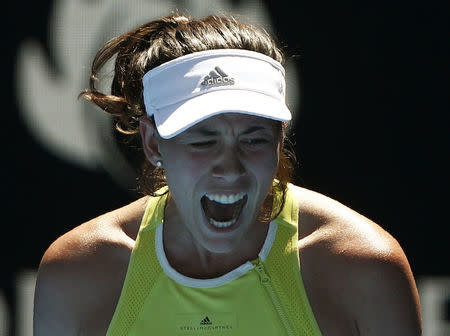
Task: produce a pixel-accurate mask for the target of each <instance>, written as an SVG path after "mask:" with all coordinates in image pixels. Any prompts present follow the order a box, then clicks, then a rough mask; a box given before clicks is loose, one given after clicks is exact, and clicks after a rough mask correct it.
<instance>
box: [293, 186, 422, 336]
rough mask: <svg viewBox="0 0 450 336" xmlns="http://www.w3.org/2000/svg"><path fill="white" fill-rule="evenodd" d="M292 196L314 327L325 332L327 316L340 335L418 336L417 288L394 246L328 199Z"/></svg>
mask: <svg viewBox="0 0 450 336" xmlns="http://www.w3.org/2000/svg"><path fill="white" fill-rule="evenodd" d="M294 192H295V193H296V194H297V195H298V197H299V200H300V211H299V255H300V260H301V265H302V276H303V278H304V282H305V287H306V289H307V292H308V296H309V297H310V300H311V305H312V307H313V310H314V312H315V315H316V317H317V319H318V320H319V324H320V321H321V322H322V325H325V326H327V324H328V323H331V320H332V319H330V318H324V316H330V315H331V316H334V317H335V318H336V319H337V320H336V321H333V322H332V323H333V324H334V326H336V325H340V326H341V327H342V330H341V331H342V332H343V333H348V334H354V335H381V334H382V335H420V332H421V331H420V329H421V326H420V323H421V322H420V305H419V297H418V293H417V288H416V284H415V280H414V277H413V273H412V271H411V268H410V265H409V262H408V259H407V256H406V255H405V253H404V251H403V249H402V247H401V246H400V244H399V243H398V241H397V240H396V239H395V238H394V237H393V236H392V235H391V234H389V233H388V232H387V231H386V230H384V229H383V228H382V227H381V226H380V225H378V224H376V223H374V222H373V221H371V220H370V219H368V218H366V217H364V216H362V215H361V214H358V213H357V212H355V211H353V210H352V209H350V208H348V207H346V206H345V205H343V204H341V203H339V202H337V201H335V200H333V199H331V198H328V197H326V196H324V195H321V194H319V193H316V192H313V191H310V190H307V189H303V188H299V187H296V188H294ZM380 321H383V322H382V323H380ZM329 334H330V335H332V334H339V333H332V332H330V333H329Z"/></svg>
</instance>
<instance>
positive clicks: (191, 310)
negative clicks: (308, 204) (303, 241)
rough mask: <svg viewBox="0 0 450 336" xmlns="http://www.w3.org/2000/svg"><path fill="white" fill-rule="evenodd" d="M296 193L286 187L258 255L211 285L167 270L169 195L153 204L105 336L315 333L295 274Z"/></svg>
mask: <svg viewBox="0 0 450 336" xmlns="http://www.w3.org/2000/svg"><path fill="white" fill-rule="evenodd" d="M295 188H297V187H295V186H293V185H289V186H288V191H287V193H286V199H285V204H284V206H283V209H282V211H281V213H280V214H279V215H278V217H277V218H276V219H275V220H274V221H272V222H271V223H270V226H269V230H268V233H267V237H266V240H265V242H264V245H263V247H262V249H261V251H260V253H259V257H258V258H257V259H255V260H252V261H248V262H246V263H245V264H243V265H241V266H239V267H238V268H236V269H234V270H233V271H231V272H229V273H227V274H225V275H222V276H220V277H218V278H214V279H194V278H189V277H186V276H184V275H182V274H180V273H178V272H177V271H176V270H175V269H173V268H172V267H171V266H170V264H169V263H168V261H167V259H166V256H165V253H164V248H163V237H162V232H163V219H164V207H165V202H166V198H167V197H166V195H164V196H161V197H153V198H151V199H150V200H149V203H148V205H147V209H146V211H145V214H144V217H143V219H142V224H141V227H140V230H139V234H138V237H137V240H136V244H135V247H134V249H133V252H132V254H131V259H130V263H129V266H128V271H127V275H126V278H125V283H124V286H123V288H122V293H121V296H120V299H119V303H118V305H117V307H116V311H115V313H114V316H113V318H112V321H111V323H110V325H109V329H108V332H107V336H124V335H130V336H137V335H139V336H142V335H158V336H166V335H167V336H169V335H170V336H174V335H177V336H178V335H180V336H185V335H233V336H240V335H242V336H243V335H245V336H248V335H258V336H265V335H267V336H269V335H270V336H274V335H277V336H278V335H289V336H290V335H302V336H303V335H308V336H309V335H311V336H316V335H321V332H320V329H319V327H318V325H317V322H316V320H315V318H314V315H313V313H312V310H311V307H310V304H309V302H308V298H307V296H306V292H305V289H304V286H303V281H302V277H301V274H300V266H299V258H298V247H297V240H298V238H297V223H298V199H297V198H296V197H295ZM280 195H281V194H280V193H276V197H275V201H274V202H279V203H278V204H281V200H280ZM274 208H276V207H274Z"/></svg>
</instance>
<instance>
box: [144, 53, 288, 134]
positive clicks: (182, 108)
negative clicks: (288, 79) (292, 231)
mask: <svg viewBox="0 0 450 336" xmlns="http://www.w3.org/2000/svg"><path fill="white" fill-rule="evenodd" d="M142 82H143V86H144V103H145V109H146V112H147V114H148V115H149V116H154V118H155V124H156V128H157V129H158V132H159V134H160V136H161V137H163V138H165V139H169V138H172V137H174V136H176V135H177V134H179V133H181V132H183V131H184V130H186V129H187V128H189V127H191V126H193V125H195V124H197V123H199V122H200V121H202V120H205V119H207V118H209V117H212V116H215V115H217V114H221V113H244V114H250V115H254V116H259V117H264V118H269V119H273V120H278V121H289V120H291V112H290V111H289V109H288V107H287V106H286V103H285V95H286V93H285V92H286V84H285V79H284V69H283V67H282V65H281V64H280V63H279V62H277V61H275V60H274V59H272V58H271V57H269V56H266V55H263V54H260V53H257V52H253V51H249V50H241V49H215V50H207V51H200V52H196V53H192V54H188V55H185V56H181V57H179V58H176V59H174V60H171V61H169V62H167V63H164V64H161V65H160V66H158V67H156V68H154V69H152V70H150V71H149V72H147V73H146V74H145V76H144V77H143V79H142Z"/></svg>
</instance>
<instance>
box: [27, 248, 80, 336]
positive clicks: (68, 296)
mask: <svg viewBox="0 0 450 336" xmlns="http://www.w3.org/2000/svg"><path fill="white" fill-rule="evenodd" d="M66 259H67V258H66V256H64V255H61V251H58V247H56V246H55V245H52V246H51V247H50V248H49V249H48V250H47V252H46V253H45V254H44V257H43V258H42V261H41V264H40V266H39V270H38V275H37V280H36V289H35V297H34V312H33V330H34V335H35V336H44V335H45V336H52V335H55V336H56V335H68V336H70V335H77V334H78V333H77V330H76V328H77V321H76V318H77V314H76V310H77V307H76V305H77V295H78V294H79V293H76V290H74V288H73V285H72V284H73V283H74V282H76V281H77V277H76V274H74V273H75V272H71V271H70V261H69V260H66ZM70 273H72V274H70Z"/></svg>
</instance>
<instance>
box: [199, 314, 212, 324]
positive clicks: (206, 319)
mask: <svg viewBox="0 0 450 336" xmlns="http://www.w3.org/2000/svg"><path fill="white" fill-rule="evenodd" d="M200 324H201V325H206V324H212V322H211V320H210V319H209V317H208V316H206V317H205V318H204V319H203V320H202V321H201V322H200Z"/></svg>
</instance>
